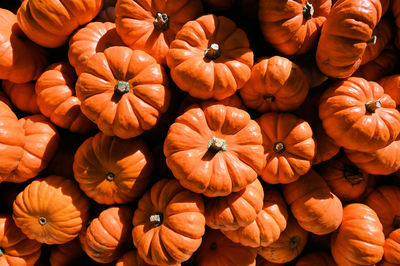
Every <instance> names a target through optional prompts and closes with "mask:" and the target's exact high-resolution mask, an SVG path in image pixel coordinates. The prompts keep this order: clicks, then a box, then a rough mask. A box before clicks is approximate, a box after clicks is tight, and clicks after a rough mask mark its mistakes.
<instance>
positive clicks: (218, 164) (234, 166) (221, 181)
mask: <svg viewBox="0 0 400 266" xmlns="http://www.w3.org/2000/svg"><path fill="white" fill-rule="evenodd" d="M164 154H165V156H166V162H167V165H168V167H169V168H170V169H171V171H172V173H173V174H174V176H175V178H177V179H178V180H179V182H180V183H181V184H182V186H183V187H185V188H187V189H189V190H191V191H193V192H196V193H203V194H204V195H205V196H207V197H218V196H227V195H229V194H231V193H232V192H237V191H240V190H242V189H243V188H244V187H246V186H247V185H248V184H250V183H252V182H253V181H254V180H255V179H256V178H257V174H259V173H261V170H262V169H263V167H264V164H265V162H264V159H263V156H264V148H263V146H262V135H261V130H260V127H259V126H258V124H257V122H256V121H254V120H251V118H250V115H249V114H248V113H247V112H246V111H243V110H241V109H238V108H235V107H231V106H225V105H223V104H221V103H218V102H214V101H207V102H202V103H201V104H195V105H192V106H191V107H189V108H188V109H186V111H185V112H184V113H183V114H182V115H181V116H179V117H178V118H177V119H176V120H175V123H173V124H172V125H171V127H170V128H169V131H168V135H167V137H166V139H165V142H164Z"/></svg>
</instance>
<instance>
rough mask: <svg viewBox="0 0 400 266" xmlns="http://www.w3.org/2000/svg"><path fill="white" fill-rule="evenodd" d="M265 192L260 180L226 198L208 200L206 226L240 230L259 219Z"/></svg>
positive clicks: (225, 229)
mask: <svg viewBox="0 0 400 266" xmlns="http://www.w3.org/2000/svg"><path fill="white" fill-rule="evenodd" d="M263 199H264V190H263V187H262V185H261V183H260V181H259V180H258V179H256V180H254V182H253V183H251V184H249V185H247V186H246V187H245V188H243V189H242V190H240V191H238V192H233V193H231V194H229V195H228V196H226V197H215V198H207V199H206V206H205V209H206V213H205V217H206V224H207V226H209V227H211V228H213V229H221V230H224V231H231V230H238V229H240V228H241V227H244V226H246V225H249V224H250V223H252V222H254V221H255V219H256V218H257V214H258V213H259V212H260V211H261V209H262V207H263Z"/></svg>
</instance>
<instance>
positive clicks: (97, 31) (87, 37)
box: [68, 22, 124, 76]
mask: <svg viewBox="0 0 400 266" xmlns="http://www.w3.org/2000/svg"><path fill="white" fill-rule="evenodd" d="M111 46H124V43H123V42H122V40H121V38H120V37H119V35H118V33H117V30H116V29H115V24H114V23H112V22H104V23H103V22H91V23H88V24H86V26H85V27H83V28H80V29H79V30H77V31H76V32H75V33H74V34H73V35H72V36H71V38H70V39H69V49H68V59H69V62H70V63H71V65H72V66H73V67H74V68H75V71H76V74H77V75H78V76H79V75H80V74H81V73H82V72H83V70H84V68H85V66H86V63H87V60H88V59H89V58H90V57H91V56H92V55H94V54H96V53H98V52H103V51H104V50H105V49H107V48H109V47H111Z"/></svg>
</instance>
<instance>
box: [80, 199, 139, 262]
mask: <svg viewBox="0 0 400 266" xmlns="http://www.w3.org/2000/svg"><path fill="white" fill-rule="evenodd" d="M132 216H133V211H132V210H131V209H130V207H128V206H120V207H110V208H107V209H105V210H104V211H102V212H101V213H100V215H99V216H98V217H96V218H94V219H93V220H92V221H91V222H90V225H89V226H88V227H87V228H86V229H84V230H83V231H82V232H81V234H80V235H79V240H80V242H81V245H82V249H83V250H84V251H85V252H86V254H87V255H88V256H89V257H90V258H92V259H93V260H94V261H96V262H99V263H110V262H112V261H114V260H116V259H118V258H120V257H121V256H122V255H123V254H124V252H125V250H126V249H127V248H129V247H131V246H132V238H131V234H130V232H131V230H132Z"/></svg>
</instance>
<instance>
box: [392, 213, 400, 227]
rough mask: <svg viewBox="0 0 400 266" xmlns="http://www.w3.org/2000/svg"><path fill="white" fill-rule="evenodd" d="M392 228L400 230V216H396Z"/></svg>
mask: <svg viewBox="0 0 400 266" xmlns="http://www.w3.org/2000/svg"><path fill="white" fill-rule="evenodd" d="M392 226H393V227H394V228H400V216H398V215H395V216H394V219H393V223H392Z"/></svg>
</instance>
